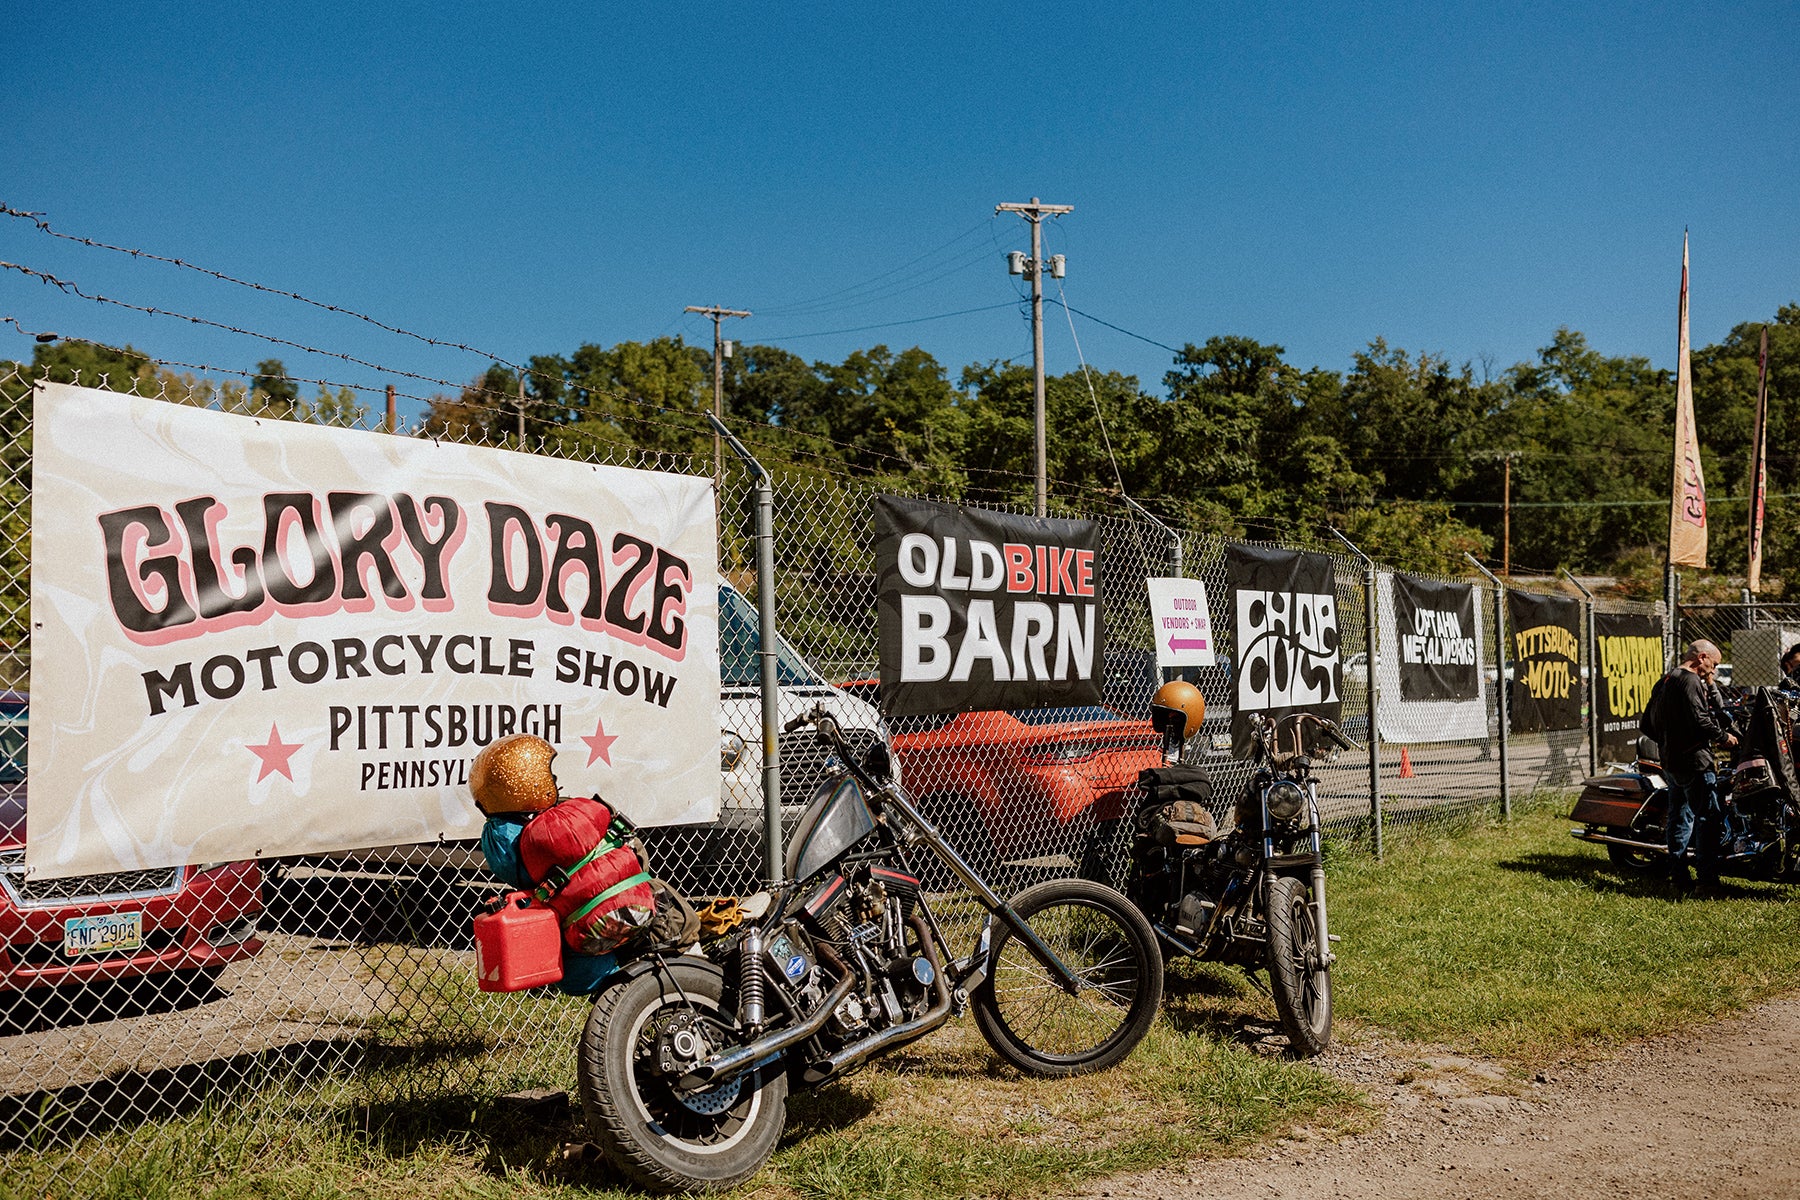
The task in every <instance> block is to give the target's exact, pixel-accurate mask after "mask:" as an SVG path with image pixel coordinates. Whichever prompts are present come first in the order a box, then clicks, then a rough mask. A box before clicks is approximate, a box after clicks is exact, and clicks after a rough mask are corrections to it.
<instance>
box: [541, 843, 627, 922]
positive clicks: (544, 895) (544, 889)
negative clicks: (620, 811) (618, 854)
mask: <svg viewBox="0 0 1800 1200" xmlns="http://www.w3.org/2000/svg"><path fill="white" fill-rule="evenodd" d="M624 844H625V840H624V839H623V838H621V837H620V836H619V835H618V834H616V833H613V832H611V831H610V830H609V831H608V832H607V835H606V836H605V837H603V838H601V839H600V844H599V845H598V846H595V847H594V848H593V849H592V850H589V851H588V852H587V854H586V855H585V856H584V857H583V858H582V859H581V861H579V862H577V863H576V864H575V865H574V866H572V867H570V868H569V869H568V870H567V871H566V872H564V874H563V878H564V880H565V881H566V880H570V879H573V878H575V873H576V872H577V871H579V870H581V868H583V867H585V866H587V865H588V864H589V863H591V862H593V861H594V860H595V859H596V858H599V857H600V856H601V855H602V854H605V853H607V852H608V851H611V850H617V849H618V848H619V847H620V846H623V845H624ZM567 886H568V884H567V882H565V883H564V884H563V887H567ZM560 891H562V888H557V889H556V891H551V890H550V889H549V885H548V884H542V883H540V884H538V885H537V887H535V888H533V889H532V892H531V894H532V895H534V896H536V897H537V898H538V899H539V900H541V901H543V902H544V903H545V904H548V903H550V901H551V899H552V898H554V897H555V896H556V894H557V892H560Z"/></svg>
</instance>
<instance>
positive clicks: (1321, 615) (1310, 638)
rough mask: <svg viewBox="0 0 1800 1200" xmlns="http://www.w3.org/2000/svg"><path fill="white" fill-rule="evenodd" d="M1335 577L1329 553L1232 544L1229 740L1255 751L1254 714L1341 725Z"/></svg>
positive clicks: (1228, 550) (1240, 749) (1228, 557)
mask: <svg viewBox="0 0 1800 1200" xmlns="http://www.w3.org/2000/svg"><path fill="white" fill-rule="evenodd" d="M1336 580H1337V575H1336V572H1335V571H1334V570H1333V568H1332V565H1331V559H1329V558H1327V557H1326V556H1325V555H1323V554H1308V553H1305V552H1304V551H1294V550H1277V549H1272V548H1270V547H1265V546H1246V545H1241V544H1239V543H1236V542H1229V543H1227V544H1226V546H1225V581H1226V583H1228V584H1229V585H1230V586H1231V591H1232V614H1233V620H1234V624H1233V629H1234V631H1235V633H1236V637H1235V639H1234V642H1233V644H1234V646H1235V655H1234V660H1233V666H1234V667H1235V670H1234V672H1233V679H1234V681H1235V686H1234V689H1233V704H1232V713H1231V740H1232V747H1233V750H1234V751H1235V752H1236V753H1237V754H1239V755H1240V756H1241V755H1245V754H1247V753H1249V750H1250V717H1251V716H1252V714H1259V713H1260V714H1267V715H1269V716H1272V717H1276V718H1278V719H1279V718H1280V717H1283V716H1286V715H1287V714H1289V713H1292V712H1298V711H1301V710H1305V711H1307V712H1313V713H1317V714H1318V715H1319V716H1322V717H1329V718H1331V719H1332V720H1334V721H1335V720H1337V719H1338V717H1339V715H1340V714H1341V713H1342V711H1343V696H1344V687H1343V664H1342V662H1341V661H1340V659H1339V655H1338V640H1339V639H1338V612H1337V582H1336Z"/></svg>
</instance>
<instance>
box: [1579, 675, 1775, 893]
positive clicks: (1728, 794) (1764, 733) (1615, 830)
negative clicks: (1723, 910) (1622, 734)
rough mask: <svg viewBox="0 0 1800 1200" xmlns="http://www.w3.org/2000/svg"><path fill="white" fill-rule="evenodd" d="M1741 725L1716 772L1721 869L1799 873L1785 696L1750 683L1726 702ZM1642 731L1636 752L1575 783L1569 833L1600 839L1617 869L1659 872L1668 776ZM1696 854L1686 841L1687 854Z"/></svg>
mask: <svg viewBox="0 0 1800 1200" xmlns="http://www.w3.org/2000/svg"><path fill="white" fill-rule="evenodd" d="M1730 707H1731V709H1732V710H1733V711H1732V712H1731V716H1732V717H1733V720H1734V723H1735V724H1736V726H1737V727H1738V729H1740V730H1741V731H1742V736H1741V738H1740V741H1739V745H1738V748H1737V750H1736V752H1735V755H1734V756H1733V761H1732V762H1731V765H1730V766H1728V767H1726V768H1724V769H1722V770H1721V771H1720V772H1719V776H1720V793H1721V798H1722V799H1724V800H1725V802H1726V803H1725V805H1724V809H1725V812H1724V815H1725V818H1726V822H1727V834H1728V838H1729V842H1728V844H1727V845H1724V846H1722V847H1721V848H1720V853H1719V858H1718V866H1719V873H1720V874H1721V875H1731V876H1736V877H1739V878H1747V879H1765V880H1766V879H1786V880H1796V879H1800V804H1797V801H1800V789H1797V788H1796V786H1795V766H1796V764H1795V759H1794V742H1793V715H1792V697H1791V695H1790V693H1788V692H1786V691H1784V690H1781V689H1777V688H1772V687H1762V688H1757V689H1756V690H1755V691H1753V692H1749V693H1747V694H1745V695H1743V696H1740V697H1739V698H1737V700H1736V701H1735V703H1733V704H1731V706H1730ZM1659 755H1660V751H1659V750H1658V748H1657V745H1656V743H1655V742H1653V741H1651V740H1650V739H1649V738H1648V737H1640V738H1639V739H1638V742H1637V757H1636V759H1635V760H1634V761H1633V762H1631V763H1624V764H1619V765H1618V766H1617V767H1615V768H1614V769H1613V770H1612V771H1610V772H1608V773H1607V774H1605V775H1596V776H1594V777H1593V778H1591V779H1588V780H1587V781H1585V782H1584V783H1583V784H1582V788H1581V793H1580V795H1579V796H1577V797H1576V800H1575V807H1574V809H1573V811H1571V812H1570V813H1569V819H1570V820H1571V821H1578V822H1580V823H1581V824H1580V825H1579V827H1577V828H1575V829H1571V830H1570V831H1569V833H1570V834H1571V835H1572V836H1574V837H1576V838H1578V839H1580V840H1581V841H1584V842H1592V843H1594V844H1595V845H1600V846H1605V847H1606V852H1607V855H1608V857H1610V858H1611V859H1612V861H1613V864H1614V865H1615V866H1617V867H1619V868H1620V869H1621V870H1624V871H1628V872H1631V873H1632V874H1638V875H1660V874H1663V873H1665V872H1666V871H1667V869H1668V860H1669V849H1668V822H1669V797H1670V789H1669V781H1668V776H1667V775H1666V774H1665V773H1664V772H1663V768H1662V764H1661V763H1660V762H1659V761H1658V758H1659ZM1696 857H1697V852H1696V850H1695V849H1694V848H1693V847H1692V846H1691V845H1690V847H1689V849H1688V861H1689V862H1692V861H1694V859H1695V858H1696Z"/></svg>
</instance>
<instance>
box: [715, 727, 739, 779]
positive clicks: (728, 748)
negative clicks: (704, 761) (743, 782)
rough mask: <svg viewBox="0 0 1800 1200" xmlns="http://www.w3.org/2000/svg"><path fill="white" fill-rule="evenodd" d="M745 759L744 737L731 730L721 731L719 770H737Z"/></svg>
mask: <svg viewBox="0 0 1800 1200" xmlns="http://www.w3.org/2000/svg"><path fill="white" fill-rule="evenodd" d="M743 761H744V739H743V738H741V737H739V736H738V735H737V734H735V733H733V732H731V730H729V729H726V730H721V731H720V733H719V770H721V771H735V770H737V765H738V764H739V763H741V762H743Z"/></svg>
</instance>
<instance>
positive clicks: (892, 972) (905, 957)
mask: <svg viewBox="0 0 1800 1200" xmlns="http://www.w3.org/2000/svg"><path fill="white" fill-rule="evenodd" d="M909 892H910V894H909ZM917 900H918V893H917V891H916V889H909V888H908V887H907V885H905V884H896V885H895V886H893V887H889V886H888V885H887V884H885V883H883V882H882V881H880V880H877V879H865V880H861V881H858V882H856V883H853V884H852V885H851V886H850V888H849V892H848V895H847V896H846V897H845V899H844V902H843V903H841V904H839V905H838V906H837V907H836V908H834V909H833V910H832V911H831V912H830V913H828V914H826V915H825V916H824V918H823V919H822V920H821V922H820V924H821V926H822V927H823V932H824V934H825V937H826V940H827V942H828V943H829V945H830V947H831V949H832V950H833V951H834V957H836V958H838V959H839V960H840V961H842V962H843V963H844V964H846V965H847V966H848V967H849V968H850V970H851V971H852V972H853V973H854V974H855V976H856V977H857V986H856V987H855V988H854V989H852V990H851V992H850V994H849V995H848V996H846V997H844V999H843V1001H842V1002H841V1003H840V1004H839V1005H838V1008H837V1011H836V1012H834V1013H833V1014H832V1016H831V1020H830V1021H829V1022H828V1023H827V1024H826V1026H825V1030H824V1033H823V1036H825V1037H826V1039H827V1040H828V1041H830V1040H835V1041H837V1042H839V1043H840V1044H844V1043H849V1042H852V1041H855V1040H856V1039H858V1038H860V1037H865V1036H867V1035H868V1034H870V1033H873V1032H876V1031H878V1030H881V1029H885V1028H887V1027H888V1026H890V1025H897V1024H899V1023H901V1022H902V1021H909V1020H912V1019H913V1018H915V1017H918V1016H919V1015H921V1014H922V1013H923V1012H924V1011H925V1009H926V1008H927V1007H929V1005H930V1001H931V989H932V985H933V984H934V983H935V982H936V980H937V971H936V969H935V968H934V967H933V966H932V965H931V962H930V960H929V959H927V958H925V957H924V956H923V955H922V954H920V953H917V952H916V949H915V948H914V947H911V946H910V945H909V943H908V937H907V934H908V931H909V929H910V926H909V924H908V918H909V917H910V916H911V914H912V912H913V910H914V905H915V904H916V903H917ZM836 982H837V980H835V979H834V980H832V983H833V984H835V983H836Z"/></svg>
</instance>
